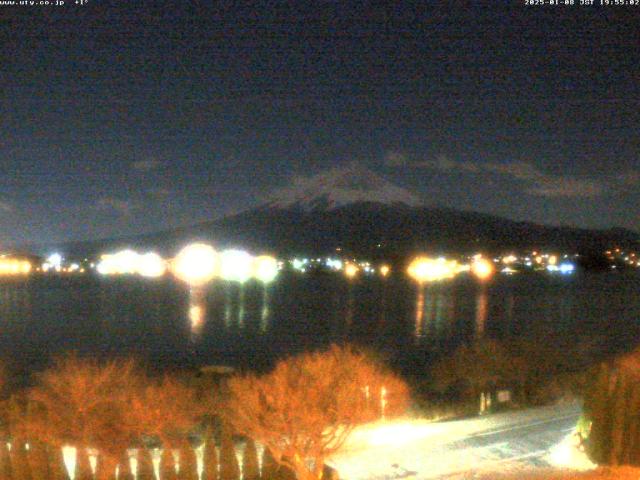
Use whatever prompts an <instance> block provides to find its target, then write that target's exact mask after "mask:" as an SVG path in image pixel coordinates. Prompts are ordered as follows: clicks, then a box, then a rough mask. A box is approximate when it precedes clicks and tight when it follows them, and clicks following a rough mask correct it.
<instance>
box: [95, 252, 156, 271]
mask: <svg viewBox="0 0 640 480" xmlns="http://www.w3.org/2000/svg"><path fill="white" fill-rule="evenodd" d="M166 269H167V267H166V263H165V261H164V260H163V259H162V257H161V256H160V255H158V254H157V253H153V252H149V253H145V254H139V253H137V252H134V251H133V250H128V249H127V250H122V251H120V252H117V253H114V254H107V255H102V257H101V258H100V261H99V262H98V264H97V265H96V270H97V271H98V273H100V274H102V275H142V276H144V277H161V276H162V275H164V273H165V272H166Z"/></svg>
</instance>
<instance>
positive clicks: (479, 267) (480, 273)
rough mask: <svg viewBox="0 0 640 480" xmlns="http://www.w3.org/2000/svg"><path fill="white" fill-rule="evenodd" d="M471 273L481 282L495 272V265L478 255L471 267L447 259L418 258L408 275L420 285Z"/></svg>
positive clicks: (411, 265) (410, 265)
mask: <svg viewBox="0 0 640 480" xmlns="http://www.w3.org/2000/svg"><path fill="white" fill-rule="evenodd" d="M468 271H471V273H472V274H473V275H475V276H476V277H477V278H478V279H479V280H487V279H489V278H490V277H491V276H492V275H493V274H494V272H495V268H494V266H493V263H492V262H491V261H489V260H487V259H485V258H482V257H481V256H480V255H476V256H475V257H474V259H473V261H472V262H471V264H470V265H461V264H459V263H458V262H457V261H456V260H447V259H445V258H442V257H440V258H430V257H417V258H415V259H414V260H413V261H412V262H411V263H410V264H409V267H408V268H407V273H408V274H409V276H410V277H411V278H413V279H414V280H415V281H416V282H418V283H419V284H423V283H428V282H437V281H440V280H447V279H450V278H454V277H455V276H456V275H458V274H459V273H461V272H468Z"/></svg>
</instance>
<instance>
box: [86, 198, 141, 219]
mask: <svg viewBox="0 0 640 480" xmlns="http://www.w3.org/2000/svg"><path fill="white" fill-rule="evenodd" d="M95 208H96V209H98V210H107V211H113V212H117V213H119V214H120V215H129V214H130V213H131V211H132V210H133V204H132V203H131V202H129V201H127V200H122V199H119V198H114V197H101V198H99V199H98V201H97V202H96V204H95Z"/></svg>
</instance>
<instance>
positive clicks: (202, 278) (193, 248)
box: [171, 243, 220, 286]
mask: <svg viewBox="0 0 640 480" xmlns="http://www.w3.org/2000/svg"><path fill="white" fill-rule="evenodd" d="M219 267H220V259H219V257H218V253H217V252H216V251H215V249H214V248H213V247H212V246H211V245H206V244H204V243H192V244H191V245H187V246H186V247H184V248H183V249H182V250H181V251H180V253H178V256H177V257H176V258H175V259H174V260H173V262H172V263H171V269H172V272H173V274H174V275H175V276H176V277H178V278H179V279H180V280H182V281H183V282H185V283H188V284H189V285H192V286H199V285H204V284H206V283H207V282H209V281H211V280H212V279H213V278H214V277H215V276H216V275H217V273H218V271H219Z"/></svg>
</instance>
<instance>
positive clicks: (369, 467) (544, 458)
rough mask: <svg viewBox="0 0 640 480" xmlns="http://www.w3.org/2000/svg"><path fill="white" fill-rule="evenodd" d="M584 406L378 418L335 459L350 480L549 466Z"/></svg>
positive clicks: (464, 475) (446, 475)
mask: <svg viewBox="0 0 640 480" xmlns="http://www.w3.org/2000/svg"><path fill="white" fill-rule="evenodd" d="M579 416H580V406H579V405H578V404H569V405H562V406H554V407H542V408H535V409H528V410H524V411H518V412H508V413H502V414H495V415H488V416H484V417H479V418H474V419H469V420H457V421H451V422H438V423H428V422H426V421H421V420H411V421H397V422H389V423H378V424H373V425H368V426H366V427H363V428H360V429H358V430H356V431H355V432H354V434H353V435H352V438H351V440H350V441H349V444H348V445H347V451H346V452H345V453H344V454H342V455H341V456H340V457H337V458H336V459H335V461H334V462H333V463H334V464H335V466H336V468H337V469H338V471H339V472H340V475H341V478H344V479H347V480H392V479H399V478H408V479H433V478H440V479H448V480H453V479H456V480H457V479H463V478H474V477H476V476H478V475H483V474H487V473H491V472H501V473H504V472H514V473H515V472H519V471H524V470H531V469H534V468H536V467H547V466H548V465H549V464H548V454H549V451H550V449H551V448H553V447H554V446H556V445H557V444H559V443H560V442H561V440H562V439H563V438H565V437H566V436H567V435H570V434H571V432H572V430H573V429H574V427H575V425H576V422H577V420H578V417H579Z"/></svg>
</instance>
